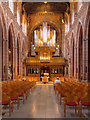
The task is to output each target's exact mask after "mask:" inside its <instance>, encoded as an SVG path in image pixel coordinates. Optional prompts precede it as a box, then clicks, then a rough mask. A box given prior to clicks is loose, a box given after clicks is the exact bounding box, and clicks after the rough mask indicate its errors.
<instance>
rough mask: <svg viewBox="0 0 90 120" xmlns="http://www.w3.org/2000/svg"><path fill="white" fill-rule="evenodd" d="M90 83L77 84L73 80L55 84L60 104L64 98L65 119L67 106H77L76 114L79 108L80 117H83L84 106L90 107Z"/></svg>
mask: <svg viewBox="0 0 90 120" xmlns="http://www.w3.org/2000/svg"><path fill="white" fill-rule="evenodd" d="M89 89H90V88H89V83H81V82H75V81H73V80H71V79H70V80H69V79H68V80H65V81H62V82H61V84H59V83H57V84H55V94H57V97H58V98H59V95H60V104H61V103H62V97H63V98H64V117H66V106H67V105H68V106H75V112H76V111H77V108H78V115H79V116H82V105H84V106H90V99H89V96H90V94H89V93H90V92H89V91H90V90H89Z"/></svg>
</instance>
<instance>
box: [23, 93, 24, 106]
mask: <svg viewBox="0 0 90 120" xmlns="http://www.w3.org/2000/svg"><path fill="white" fill-rule="evenodd" d="M23 104H24V94H23Z"/></svg>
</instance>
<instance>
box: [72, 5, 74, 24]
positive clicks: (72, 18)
mask: <svg viewBox="0 0 90 120" xmlns="http://www.w3.org/2000/svg"><path fill="white" fill-rule="evenodd" d="M73 22H74V6H73V8H72V24H73Z"/></svg>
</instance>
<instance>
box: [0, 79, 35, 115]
mask: <svg viewBox="0 0 90 120" xmlns="http://www.w3.org/2000/svg"><path fill="white" fill-rule="evenodd" d="M35 84H36V82H30V81H7V82H1V83H0V86H1V87H2V92H1V91H0V94H1V95H2V97H0V105H4V106H6V105H9V116H11V112H12V111H13V102H14V101H17V109H19V106H20V97H22V98H23V104H24V100H25V97H26V99H27V97H28V96H29V93H30V90H31V88H32V87H34V86H35Z"/></svg>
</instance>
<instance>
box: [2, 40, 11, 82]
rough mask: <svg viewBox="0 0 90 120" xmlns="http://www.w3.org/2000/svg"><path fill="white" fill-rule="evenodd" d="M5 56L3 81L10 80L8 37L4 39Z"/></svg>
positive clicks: (3, 58) (3, 57)
mask: <svg viewBox="0 0 90 120" xmlns="http://www.w3.org/2000/svg"><path fill="white" fill-rule="evenodd" d="M2 50H3V56H2V57H1V58H2V60H3V61H2V63H3V64H2V65H3V66H2V74H3V75H2V77H3V81H7V80H8V66H9V65H8V39H3V49H2Z"/></svg>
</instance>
